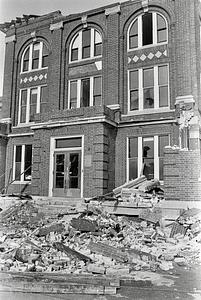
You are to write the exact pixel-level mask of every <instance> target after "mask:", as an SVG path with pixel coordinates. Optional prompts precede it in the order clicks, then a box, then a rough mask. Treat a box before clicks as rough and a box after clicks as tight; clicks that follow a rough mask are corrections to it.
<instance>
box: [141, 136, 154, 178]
mask: <svg viewBox="0 0 201 300" xmlns="http://www.w3.org/2000/svg"><path fill="white" fill-rule="evenodd" d="M143 164H144V166H143V175H145V176H146V178H147V179H148V180H150V179H153V178H154V139H153V138H151V137H150V138H144V139H143Z"/></svg>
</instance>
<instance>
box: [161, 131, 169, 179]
mask: <svg viewBox="0 0 201 300" xmlns="http://www.w3.org/2000/svg"><path fill="white" fill-rule="evenodd" d="M168 145H169V136H168V135H162V136H159V137H158V155H159V180H163V160H164V147H165V146H168Z"/></svg>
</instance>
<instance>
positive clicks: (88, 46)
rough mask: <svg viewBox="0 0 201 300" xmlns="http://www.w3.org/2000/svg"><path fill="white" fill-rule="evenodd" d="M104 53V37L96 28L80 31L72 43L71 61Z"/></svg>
mask: <svg viewBox="0 0 201 300" xmlns="http://www.w3.org/2000/svg"><path fill="white" fill-rule="evenodd" d="M101 55H102V37H101V35H100V33H99V32H98V31H97V30H96V29H94V28H87V29H83V30H81V31H80V32H78V33H77V34H76V35H75V36H74V37H73V39H72V41H71V44H70V61H71V62H73V61H78V60H82V59H86V58H93V57H97V56H101Z"/></svg>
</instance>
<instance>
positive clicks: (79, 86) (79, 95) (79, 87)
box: [77, 79, 81, 108]
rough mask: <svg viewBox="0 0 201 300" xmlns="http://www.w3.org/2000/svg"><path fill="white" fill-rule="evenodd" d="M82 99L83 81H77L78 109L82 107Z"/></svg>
mask: <svg viewBox="0 0 201 300" xmlns="http://www.w3.org/2000/svg"><path fill="white" fill-rule="evenodd" d="M80 97H81V79H78V80H77V108H79V107H80Z"/></svg>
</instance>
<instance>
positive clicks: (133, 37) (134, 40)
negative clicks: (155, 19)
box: [129, 20, 138, 49]
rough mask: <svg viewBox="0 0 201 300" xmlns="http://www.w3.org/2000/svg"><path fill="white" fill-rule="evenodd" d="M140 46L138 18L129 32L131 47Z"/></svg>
mask: <svg viewBox="0 0 201 300" xmlns="http://www.w3.org/2000/svg"><path fill="white" fill-rule="evenodd" d="M137 47H138V20H136V21H135V22H134V23H133V25H132V26H131V29H130V32H129V48H130V49H131V48H137Z"/></svg>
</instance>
